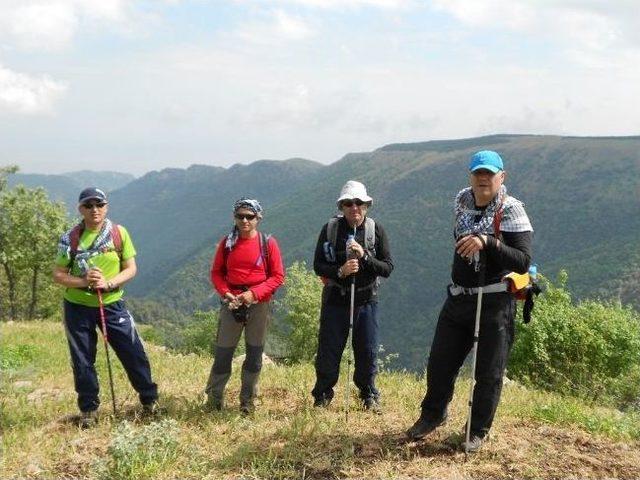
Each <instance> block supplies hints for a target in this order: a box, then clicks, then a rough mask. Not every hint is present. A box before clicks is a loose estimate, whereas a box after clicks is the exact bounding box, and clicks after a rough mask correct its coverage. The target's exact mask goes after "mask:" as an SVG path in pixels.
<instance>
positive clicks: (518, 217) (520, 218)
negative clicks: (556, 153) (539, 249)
mask: <svg viewBox="0 0 640 480" xmlns="http://www.w3.org/2000/svg"><path fill="white" fill-rule="evenodd" d="M505 177H506V174H505V171H504V164H503V162H502V158H500V155H498V154H497V153H496V152H493V151H489V150H483V151H480V152H477V153H476V154H474V155H473V156H472V157H471V161H470V162H469V183H470V185H471V186H470V187H467V188H465V189H463V190H461V191H460V192H459V193H458V194H457V196H456V199H455V227H454V242H455V246H454V255H453V267H452V271H451V279H452V284H450V285H449V286H448V287H447V299H446V301H445V304H444V306H443V307H442V311H441V312H440V316H439V318H438V324H437V326H436V331H435V334H434V337H433V341H432V343H431V352H430V354H429V362H428V365H427V393H426V395H425V397H424V400H423V401H422V411H421V414H420V418H419V419H418V420H417V421H416V422H415V424H414V425H413V426H412V427H411V428H410V429H409V430H408V431H407V436H408V437H409V438H410V439H412V440H418V439H421V438H423V437H424V436H426V435H428V434H429V433H431V432H432V431H433V430H435V429H436V427H438V426H439V425H442V424H443V423H444V422H445V420H446V418H447V406H448V404H449V402H450V401H451V398H452V397H453V389H454V384H455V380H456V377H457V375H458V372H459V370H460V367H461V366H462V363H463V362H464V359H465V358H466V356H467V354H468V353H469V351H470V350H471V348H472V346H473V344H474V327H475V317H476V308H477V306H478V291H479V290H478V287H479V286H482V287H483V288H482V290H483V294H484V295H483V297H482V302H483V303H482V306H481V316H480V329H479V338H478V350H477V352H478V353H477V367H476V385H475V388H474V390H473V403H472V404H473V408H472V412H471V434H470V439H469V442H468V443H467V442H465V443H463V445H462V447H463V448H464V449H465V451H467V452H475V451H477V450H478V449H479V448H480V447H481V446H482V444H483V442H484V439H485V438H486V435H487V433H488V432H489V429H490V428H491V424H492V422H493V418H494V415H495V412H496V408H497V406H498V403H499V401H500V393H501V390H502V377H503V375H504V371H505V368H506V365H507V359H508V357H509V352H510V350H511V346H512V344H513V334H514V319H515V314H516V304H515V297H514V296H513V294H512V293H510V292H509V291H508V286H507V283H505V281H504V280H503V278H504V276H505V275H506V274H507V273H509V272H511V271H515V272H517V273H526V272H527V270H528V268H529V263H530V261H531V240H532V236H533V229H532V228H531V223H530V222H529V218H528V217H527V214H526V212H525V210H524V204H523V203H522V202H520V201H519V200H517V199H515V198H514V197H511V196H509V195H507V189H506V187H505V186H504V180H505Z"/></svg>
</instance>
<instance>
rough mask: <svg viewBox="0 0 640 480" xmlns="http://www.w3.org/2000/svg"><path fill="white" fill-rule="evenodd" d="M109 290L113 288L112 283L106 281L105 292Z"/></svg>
mask: <svg viewBox="0 0 640 480" xmlns="http://www.w3.org/2000/svg"><path fill="white" fill-rule="evenodd" d="M111 290H113V283H111V282H107V292H110V291H111Z"/></svg>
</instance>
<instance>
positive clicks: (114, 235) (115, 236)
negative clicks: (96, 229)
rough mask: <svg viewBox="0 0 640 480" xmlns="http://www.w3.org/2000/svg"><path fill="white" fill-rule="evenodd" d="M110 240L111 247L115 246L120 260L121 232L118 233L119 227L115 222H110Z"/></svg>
mask: <svg viewBox="0 0 640 480" xmlns="http://www.w3.org/2000/svg"><path fill="white" fill-rule="evenodd" d="M111 241H112V242H113V248H115V250H116V253H117V254H118V257H119V258H120V260H122V234H121V233H120V228H119V227H118V224H117V223H112V224H111Z"/></svg>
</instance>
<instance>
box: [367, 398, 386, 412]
mask: <svg viewBox="0 0 640 480" xmlns="http://www.w3.org/2000/svg"><path fill="white" fill-rule="evenodd" d="M363 406H364V409H365V410H367V411H369V412H371V413H375V414H376V415H382V406H381V405H380V402H379V401H378V399H376V398H373V397H369V398H365V399H364V401H363Z"/></svg>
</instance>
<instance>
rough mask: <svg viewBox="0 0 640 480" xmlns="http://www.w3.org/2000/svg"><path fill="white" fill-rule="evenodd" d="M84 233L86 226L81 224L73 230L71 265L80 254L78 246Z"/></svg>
mask: <svg viewBox="0 0 640 480" xmlns="http://www.w3.org/2000/svg"><path fill="white" fill-rule="evenodd" d="M83 233H84V224H82V223H79V224H77V225H76V226H75V227H73V228H72V229H71V233H70V234H69V240H70V242H69V256H70V257H71V265H73V261H74V260H75V259H76V255H77V254H78V245H79V244H80V237H81V236H82V234H83Z"/></svg>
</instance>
